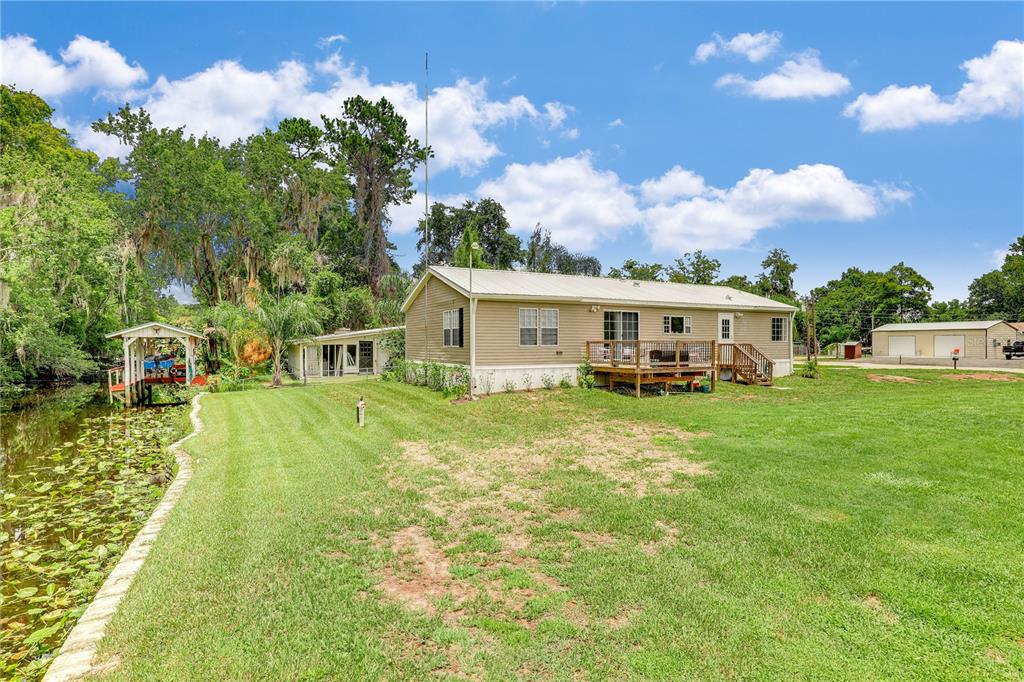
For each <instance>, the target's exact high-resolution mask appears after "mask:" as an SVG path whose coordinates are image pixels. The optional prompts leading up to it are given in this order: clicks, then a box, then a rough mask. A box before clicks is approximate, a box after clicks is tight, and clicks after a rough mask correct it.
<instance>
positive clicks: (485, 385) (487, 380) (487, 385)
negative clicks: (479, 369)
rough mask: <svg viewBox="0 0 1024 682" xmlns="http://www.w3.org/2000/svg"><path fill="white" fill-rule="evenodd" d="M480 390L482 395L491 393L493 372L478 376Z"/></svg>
mask: <svg viewBox="0 0 1024 682" xmlns="http://www.w3.org/2000/svg"><path fill="white" fill-rule="evenodd" d="M480 388H481V390H482V391H483V393H484V395H487V394H489V393H490V392H491V389H492V388H494V372H485V373H484V374H482V375H481V376H480Z"/></svg>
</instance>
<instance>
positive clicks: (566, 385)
mask: <svg viewBox="0 0 1024 682" xmlns="http://www.w3.org/2000/svg"><path fill="white" fill-rule="evenodd" d="M558 385H559V386H560V387H561V388H572V382H571V381H569V377H562V380H561V381H559V382H558Z"/></svg>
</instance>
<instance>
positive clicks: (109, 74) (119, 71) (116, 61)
mask: <svg viewBox="0 0 1024 682" xmlns="http://www.w3.org/2000/svg"><path fill="white" fill-rule="evenodd" d="M0 80H2V81H3V82H4V83H6V84H8V85H16V86H17V87H18V88H19V89H22V90H32V91H33V92H35V93H36V94H37V95H39V96H40V97H60V96H61V95H64V94H66V93H69V92H76V91H80V90H86V89H90V88H95V89H97V90H99V91H100V92H102V93H104V94H110V95H111V96H115V97H116V96H117V95H118V93H119V91H123V90H125V89H127V88H129V87H131V86H133V85H135V84H137V83H139V82H142V81H145V80H146V70H145V69H143V68H142V67H141V66H139V65H138V64H129V63H128V60H126V59H125V58H124V56H123V55H122V54H121V53H120V52H118V51H117V50H115V49H114V48H112V47H111V46H110V43H108V42H105V41H99V40H93V39H91V38H86V37H85V36H75V38H74V40H72V41H71V42H70V43H68V46H67V47H66V48H64V49H63V50H61V52H60V61H58V60H57V59H55V58H53V57H52V56H50V55H49V54H48V53H47V52H46V51H44V50H41V49H39V48H38V47H36V41H35V38H32V37H30V36H25V35H13V36H8V37H5V38H3V39H2V40H0Z"/></svg>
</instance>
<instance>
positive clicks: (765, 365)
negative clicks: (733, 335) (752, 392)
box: [732, 343, 775, 386]
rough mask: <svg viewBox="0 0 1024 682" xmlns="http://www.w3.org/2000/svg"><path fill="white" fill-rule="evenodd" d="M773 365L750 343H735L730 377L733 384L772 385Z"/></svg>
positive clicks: (769, 359)
mask: <svg viewBox="0 0 1024 682" xmlns="http://www.w3.org/2000/svg"><path fill="white" fill-rule="evenodd" d="M774 367H775V363H774V362H772V360H771V358H769V357H768V356H767V355H765V354H764V353H762V352H761V350H760V349H759V348H758V347H757V346H755V345H754V344H752V343H736V344H733V349H732V376H733V381H734V382H739V383H744V384H756V385H758V386H771V385H772V371H773V369H774Z"/></svg>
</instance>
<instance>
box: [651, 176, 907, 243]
mask: <svg viewBox="0 0 1024 682" xmlns="http://www.w3.org/2000/svg"><path fill="white" fill-rule="evenodd" d="M673 170H675V169H673ZM671 172H672V171H670V173H671ZM910 196H911V195H910V192H909V191H907V190H900V189H897V188H893V187H891V186H886V185H864V184H861V183H858V182H855V181H853V180H850V179H849V178H847V177H846V174H845V173H844V172H843V171H842V169H841V168H837V167H836V166H830V165H827V164H813V165H801V166H798V167H796V168H795V169H792V170H789V171H786V172H784V173H776V172H775V171H773V170H770V169H764V168H755V169H753V170H751V171H750V172H749V173H748V174H747V176H746V177H744V178H743V179H742V180H740V181H739V182H737V183H736V184H735V185H733V186H732V187H730V188H727V189H718V188H707V189H706V190H705V191H704V192H703V193H702V194H701V195H700V196H694V197H691V198H683V199H680V200H678V201H674V202H673V201H664V202H662V203H659V204H657V205H654V206H651V207H648V208H646V209H644V211H643V224H644V229H645V231H646V233H647V237H648V239H649V241H650V242H651V245H652V247H654V249H656V250H661V249H666V250H670V251H674V252H678V251H687V250H693V249H729V248H736V247H739V246H742V245H743V244H745V243H747V242H749V241H750V240H752V239H753V238H754V237H755V236H756V234H757V233H758V232H759V231H760V230H763V229H766V228H771V227H776V226H778V225H782V224H785V223H794V222H821V221H842V222H857V221H862V220H867V219H869V218H873V217H875V216H877V215H878V214H879V213H880V212H881V211H882V210H884V208H885V207H886V206H888V205H890V204H892V203H897V202H903V201H907V200H909V198H910Z"/></svg>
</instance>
